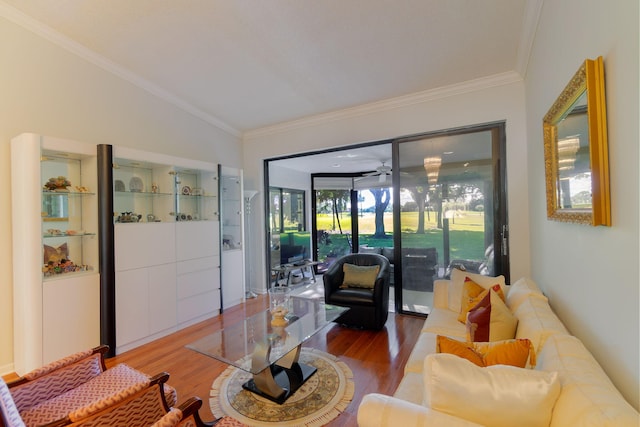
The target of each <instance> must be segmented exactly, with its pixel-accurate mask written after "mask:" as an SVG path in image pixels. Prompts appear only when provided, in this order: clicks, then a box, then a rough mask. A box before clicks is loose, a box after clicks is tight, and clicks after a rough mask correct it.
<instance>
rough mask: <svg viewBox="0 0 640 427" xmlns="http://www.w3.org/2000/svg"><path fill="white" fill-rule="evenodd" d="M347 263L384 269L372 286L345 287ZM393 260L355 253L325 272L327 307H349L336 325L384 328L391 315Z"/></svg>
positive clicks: (346, 256) (376, 255) (340, 260)
mask: <svg viewBox="0 0 640 427" xmlns="http://www.w3.org/2000/svg"><path fill="white" fill-rule="evenodd" d="M344 264H353V265H356V266H361V267H362V266H376V265H377V266H380V269H379V271H378V274H377V276H376V277H375V282H374V283H373V286H372V287H352V286H343V282H344V278H345V274H344V271H343V265H344ZM389 270H390V264H389V260H388V259H387V258H385V257H384V256H382V255H378V254H351V255H345V256H343V257H342V258H339V259H338V260H337V261H336V262H335V263H333V264H332V265H331V267H329V269H328V270H327V271H326V272H325V273H324V275H323V280H324V298H325V302H326V303H327V304H334V305H340V306H343V307H349V311H347V312H346V313H344V314H343V315H342V316H340V317H339V318H338V319H337V320H336V323H341V324H344V325H347V326H354V327H359V328H365V329H382V327H383V326H384V324H385V323H386V321H387V317H388V315H389Z"/></svg>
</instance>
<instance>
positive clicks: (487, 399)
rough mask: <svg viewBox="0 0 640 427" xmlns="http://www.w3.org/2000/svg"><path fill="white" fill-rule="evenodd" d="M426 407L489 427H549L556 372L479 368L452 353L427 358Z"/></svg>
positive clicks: (556, 388) (557, 389)
mask: <svg viewBox="0 0 640 427" xmlns="http://www.w3.org/2000/svg"><path fill="white" fill-rule="evenodd" d="M424 386H425V396H424V402H425V405H426V406H427V407H429V408H431V409H435V410H437V411H440V412H444V413H445V414H449V415H454V416H456V417H459V418H463V419H465V420H468V421H471V422H475V423H479V424H483V425H487V426H491V427H513V426H518V427H542V426H545V427H548V426H549V423H550V421H551V414H552V412H553V406H554V404H555V402H556V400H557V399H558V396H559V394H560V388H561V387H560V381H559V379H558V373H557V372H545V371H534V370H531V369H523V368H516V367H513V366H506V365H494V366H488V367H486V368H481V367H479V366H476V365H475V364H473V363H472V362H469V361H468V360H466V359H463V358H461V357H458V356H455V355H453V354H444V353H439V354H430V355H429V356H427V357H426V358H425V360H424Z"/></svg>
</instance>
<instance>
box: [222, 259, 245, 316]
mask: <svg viewBox="0 0 640 427" xmlns="http://www.w3.org/2000/svg"><path fill="white" fill-rule="evenodd" d="M243 261H244V255H243V253H242V250H232V251H222V305H223V308H229V307H233V306H234V305H238V304H240V303H241V302H242V299H243V298H244V268H243V265H244V262H243Z"/></svg>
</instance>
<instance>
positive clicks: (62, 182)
mask: <svg viewBox="0 0 640 427" xmlns="http://www.w3.org/2000/svg"><path fill="white" fill-rule="evenodd" d="M70 186H71V181H69V180H68V179H67V177H65V176H58V177H54V178H49V181H47V182H46V183H45V184H44V188H45V189H46V190H48V191H69V190H68V189H67V187H70Z"/></svg>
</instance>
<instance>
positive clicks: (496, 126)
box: [392, 121, 510, 316]
mask: <svg viewBox="0 0 640 427" xmlns="http://www.w3.org/2000/svg"><path fill="white" fill-rule="evenodd" d="M486 131H491V134H492V159H491V161H492V173H493V201H494V203H493V215H494V224H493V229H494V232H493V244H494V248H495V254H494V273H495V275H504V277H505V281H506V283H509V280H510V277H509V252H508V247H509V241H508V239H509V226H508V224H509V222H508V212H507V174H506V123H505V122H504V121H500V122H491V123H486V124H480V125H471V126H464V127H460V128H454V129H446V130H441V131H435V132H428V133H423V134H419V135H411V136H408V137H402V138H397V139H394V140H393V141H392V180H393V189H394V191H393V221H394V222H393V224H394V225H393V228H394V230H398V232H394V235H393V246H394V250H395V253H396V254H399V253H401V251H402V233H401V232H400V230H401V217H400V209H401V206H400V167H401V165H400V160H399V159H400V146H401V144H403V143H406V142H412V141H415V140H418V139H425V138H434V137H446V136H455V135H461V134H469V133H475V132H486ZM394 281H395V283H400V284H401V283H402V257H396V268H395V277H394ZM402 291H403V287H402V286H395V287H394V293H395V295H394V296H395V298H394V300H395V311H396V313H400V314H413V315H418V316H422V315H421V314H420V313H415V312H412V311H407V310H404V309H403V308H402V307H403V301H402V294H403V292H402Z"/></svg>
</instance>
